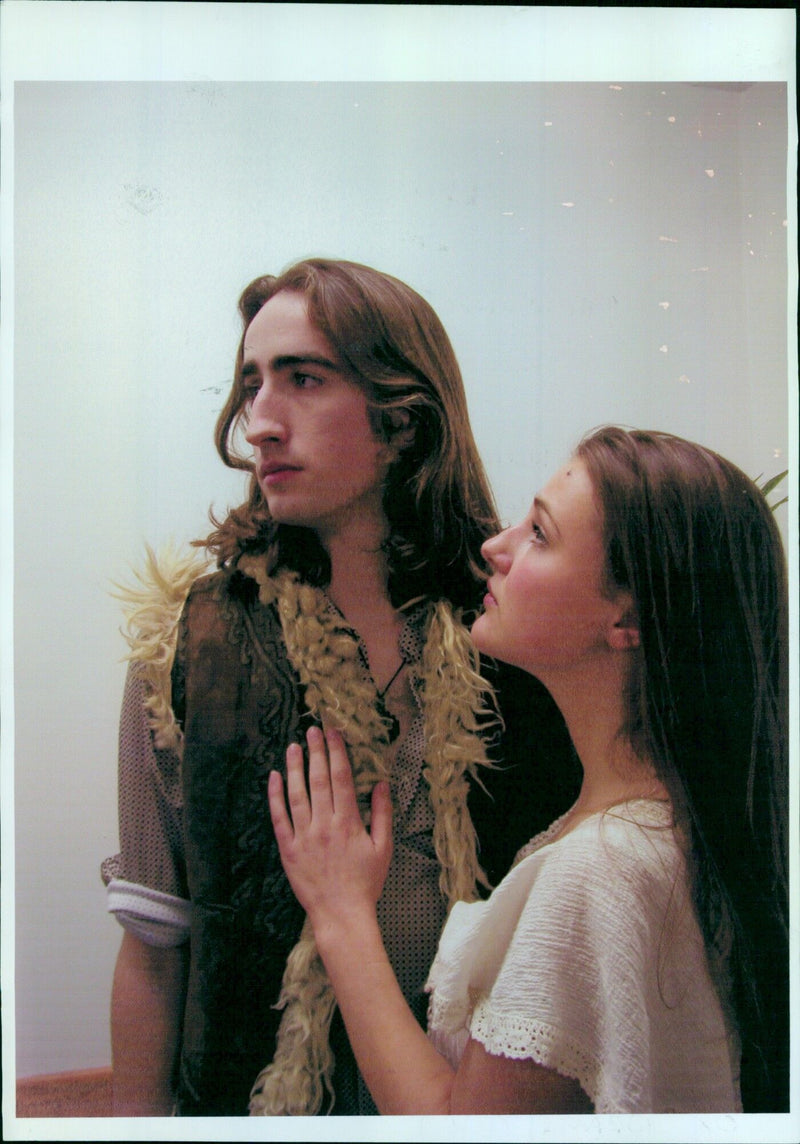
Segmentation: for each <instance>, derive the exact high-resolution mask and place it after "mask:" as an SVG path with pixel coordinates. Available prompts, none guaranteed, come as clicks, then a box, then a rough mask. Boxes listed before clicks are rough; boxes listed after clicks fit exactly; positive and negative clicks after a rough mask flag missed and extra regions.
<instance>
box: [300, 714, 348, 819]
mask: <svg viewBox="0 0 800 1144" xmlns="http://www.w3.org/2000/svg"><path fill="white" fill-rule="evenodd" d="M306 742H307V743H308V790H309V795H310V798H311V816H312V817H313V818H320V817H322V816H326V817H330V815H332V814H333V793H332V791H331V776H330V772H329V769H328V748H327V746H326V743H325V736H324V735H323V734H322V731H321V730H320V729H319V727H309V729H308V733H307V734H306ZM346 757H347V755H346V753H345V758H346ZM287 767H288V756H287ZM287 773H288V772H287ZM301 777H302V775H301ZM303 794H304V795H305V783H304V784H303ZM289 804H290V805H291V798H290V800H289Z"/></svg>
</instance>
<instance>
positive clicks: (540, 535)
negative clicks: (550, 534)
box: [531, 522, 547, 544]
mask: <svg viewBox="0 0 800 1144" xmlns="http://www.w3.org/2000/svg"><path fill="white" fill-rule="evenodd" d="M531 532H532V534H533V539H534V540H535V541H536V543H537V544H546V543H547V537H546V536H545V534H544V532H543V531H542V528H541V526H540V525H538V524H536V522H534V523H533V524H531Z"/></svg>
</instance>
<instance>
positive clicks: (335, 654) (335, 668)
mask: <svg viewBox="0 0 800 1144" xmlns="http://www.w3.org/2000/svg"><path fill="white" fill-rule="evenodd" d="M204 567H205V564H204V563H200V562H199V561H198V559H197V557H196V556H193V557H190V558H188V559H187V558H178V557H176V556H175V555H174V554H169V556H168V559H167V561H166V564H165V563H164V561H159V560H157V559H156V558H155V557H154V555H153V553H152V552H151V551H150V550H148V562H147V567H146V569H145V572H144V573H143V574H140V575H138V579H139V581H140V583H141V588H140V589H134V590H131V589H126V590H125V592H124V594H123V595H124V598H125V599H126V601H127V603H128V624H129V628H130V629H131V630H132V631H135V632H136V636H135V638H134V637H132V636H131V637H129V639H130V641H131V643H132V647H133V651H132V655H131V658H136V659H138V660H139V661H140V662H141V663H142V665H143V668H144V671H145V676H146V679H147V682H148V684H149V692H150V698H149V699H148V701H147V702H148V712H149V716H150V720H151V724H152V726H153V730H154V736H155V739H156V742H157V745H158V746H162V747H167V746H169V747H172V748H173V749H174V750H176V751H177V752H178V753H180V751H181V748H182V745H183V744H182V736H181V732H180V729H179V728H178V726H177V724H176V723H175V718H174V715H173V714H172V710H171V707H170V702H169V697H170V690H169V674H170V670H171V666H172V658H173V655H174V643H175V630H176V627H177V621H178V618H179V615H180V611H181V608H182V605H183V602H184V600H185V597H186V595H187V593H188V591H189V588H190V587H191V584H192V582H193V581H194V579H195V578H196V577H197V576H198V575H199V574H200V573H201V572H202V571H203V568H204ZM238 567H239V570H240V571H241V572H243V573H244V574H245V575H247V576H249V577H251V578H252V579H254V580H255V581H256V582H257V584H258V586H259V598H260V600H261V602H262V603H264V604H266V605H270V604H275V606H276V607H277V609H278V614H279V616H280V620H281V625H282V629H283V634H284V639H285V641H286V648H287V652H288V656H289V660H290V662H291V663H292V666H293V667H294V668H295V670H296V671H297V674H298V677H299V679H300V682H301V683H302V684H303V686H304V687H305V701H306V705H307V707H308V709H309V711H310V712H311V713H312V714H313V715H314V717H315V718H316V719H317V720H318V721H320V722H322V723H325V724H329V725H332V726H335V727H336V728H337V729H338V730H339V731H340V732H341V733H342V735H343V736H344V738H345V741H346V742H347V744H348V750H349V754H350V760H351V763H352V767H353V775H354V779H355V786H356V792H357V794H358V795H359V799H360V802H361V804H362V806H363V807H364V808H365V810H364V813H365V815H366V813H367V811H366V807H367V806H368V799H367V797H366V796H368V795H369V793H370V791H371V790H372V788H373V786H374V785H375V783H376V782H378V781H380V780H381V779H383V778H387V777H388V774H387V768H386V762H385V750H386V747H387V745H388V742H389V734H388V728H387V725H386V722H385V721H384V719H382V718H381V716H380V714H379V713H378V708H377V691H376V688H375V685H374V683H373V682H372V680H371V679H370V678H369V676H368V675H367V674H366V673H365V672H364V670H363V667H362V665H361V659H360V654H359V648H358V641H357V638H356V637H355V635H354V633H353V631H352V629H351V628H349V627H348V625H347V623H346V621H345V620H344V619H343V618H341V617H338V616H337V615H336V613H335V612H334V611H333V609H331V608H330V607H329V606H328V602H327V599H326V597H325V594H324V593H323V592H322V591H321V590H320V589H318V588H313V587H310V586H309V585H307V584H304V583H302V582H301V581H300V580H299V578H298V577H297V576H296V575H295V574H294V573H291V572H287V571H282V572H279V573H277V574H276V575H274V576H270V575H269V573H268V572H267V564H266V558H265V557H264V556H254V557H243V558H241V559H240V561H239V565H238ZM477 668H478V659H477V653H476V652H475V649H474V647H473V645H472V642H471V640H470V638H469V634H468V632H467V631H466V629H465V628H464V626H463V624H461V623H460V622H459V619H458V617H457V616H454V614H453V610H452V608H451V607H450V605H449V604H448V603H447V602H445V601H441V600H440V601H438V602H436V603H434V604H431V605H430V606H429V611H428V617H427V620H426V638H425V647H424V651H423V655H422V660H421V663H420V665H419V667H418V668H414V669H412V670H413V671H414V675H415V683H416V685H417V688H418V690H419V692H420V694H421V696H422V702H423V715H424V727H425V741H426V752H425V754H426V765H425V767H424V769H423V776H424V778H425V779H426V781H427V783H428V785H429V788H430V799H431V805H432V808H433V811H434V815H435V819H434V829H433V843H434V847H435V850H436V855H437V858H438V860H439V864H440V866H441V875H440V887H441V890H442V893H443V895H444V897H445V898H446V900H447V902H448V908H449V907H450V906H452V905H453V903H454V902H456V901H459V900H463V901H470V900H472V899H474V898H475V896H476V884H477V883H478V882H482V883H484V884H485V878H484V876H483V872H482V870H481V868H480V866H479V864H478V858H477V847H476V839H475V831H474V828H473V826H472V822H471V820H470V818H469V814H468V811H467V794H468V790H469V776H470V775H471V774H472V773H474V772H475V771H476V769H477V767H479V766H481V765H483V766H488V765H490V764H489V760H488V758H487V755H486V748H485V744H484V741H483V738H482V736H481V734H480V732H479V721H480V720H481V718H482V717H484V716H485V715H486V714H488V713H489V712H491V711H492V710H493V709H492V707H491V704H490V703H489V696H490V694H491V689H490V687H489V685H488V684H487V683H486V681H485V680H484V679H483V678H482V677H481V676H480V674H479V673H478V670H477ZM335 1007H336V1001H335V997H334V994H333V990H332V988H331V985H330V982H329V981H328V977H327V974H326V972H325V967H324V965H323V963H322V960H321V958H320V957H319V955H318V953H317V949H316V945H315V942H314V935H313V931H312V929H311V926H310V924H309V922H308V921H306V923H305V925H304V927H303V931H302V933H301V935H300V939H299V941H298V943H297V945H296V946H295V948H294V949H293V950H292V952H291V953H290V955H289V957H288V959H287V962H286V969H285V971H284V977H283V982H282V988H281V994H280V998H279V1000H278V1008H281V1009H283V1017H282V1019H281V1024H280V1028H279V1030H278V1038H277V1044H276V1050H275V1056H274V1058H273V1060H272V1062H271V1063H270V1064H269V1065H267V1067H266V1068H265V1069H263V1071H262V1072H261V1073H260V1074H259V1076H258V1078H257V1079H256V1082H255V1085H254V1087H253V1090H252V1093H251V1101H250V1112H251V1115H260V1116H302V1115H305V1116H310V1115H315V1114H316V1113H317V1112H319V1110H320V1108H321V1106H322V1101H323V1098H324V1092H325V1090H327V1091H328V1093H329V1094H330V1095H331V1097H333V1086H332V1083H331V1076H332V1073H333V1066H334V1060H333V1054H332V1052H331V1049H330V1046H329V1040H328V1035H329V1028H330V1022H331V1019H332V1017H333V1014H334V1011H335Z"/></svg>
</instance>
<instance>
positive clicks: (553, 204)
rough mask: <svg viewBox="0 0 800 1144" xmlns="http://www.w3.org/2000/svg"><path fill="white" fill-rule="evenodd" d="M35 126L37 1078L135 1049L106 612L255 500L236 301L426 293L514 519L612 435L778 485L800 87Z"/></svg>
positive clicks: (481, 88) (125, 88)
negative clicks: (118, 972) (123, 1001)
mask: <svg viewBox="0 0 800 1144" xmlns="http://www.w3.org/2000/svg"><path fill="white" fill-rule="evenodd" d="M99 7H106V6H99ZM111 7H113V6H111ZM177 7H178V8H182V7H183V6H181V5H178V6H177ZM188 7H189V6H187V8H188ZM212 7H215V6H212ZM300 74H302V72H301V73H300ZM14 107H15V119H14V133H15V145H16V157H15V158H16V162H15V169H14V178H15V188H14V193H15V200H14V201H15V214H14V242H15V247H14V254H15V324H14V329H15V355H14V374H15V378H14V380H15V387H14V393H15V423H14V432H15V456H14V478H15V500H14V508H15V534H14V545H15V605H14V607H15V611H14V620H15V662H14V672H15V726H16V737H15V744H14V754H15V776H16V789H15V798H16V802H15V814H16V817H15V829H16V914H15V921H16V980H15V987H16V1046H17V1070H18V1074H19V1075H21V1076H25V1075H29V1074H33V1073H39V1072H52V1071H58V1070H61V1069H68V1068H76V1067H77V1068H80V1067H91V1066H95V1065H102V1064H105V1063H107V1062H108V1060H109V1059H110V1050H109V1038H108V1023H107V1008H108V996H109V990H110V983H111V974H112V968H113V961H114V957H115V954H116V950H117V947H118V943H119V937H120V931H119V929H118V927H117V925H116V923H115V922H114V921H113V920H111V919H110V917H109V916H107V915H106V913H105V903H104V893H103V888H102V885H101V882H100V878H99V865H100V862H101V860H102V859H103V858H104V857H105V856H106V855H108V854H110V853H112V852H113V851H114V850H115V848H116V846H117V827H116V798H115V796H116V791H115V787H116V761H115V751H116V721H117V715H118V709H119V701H120V698H121V690H122V684H123V677H124V664H123V663H122V662H121V657H122V656H123V655H124V652H125V645H124V642H123V640H122V637H121V635H120V634H119V630H118V628H119V623H120V616H119V613H118V608H117V604H116V603H115V601H114V600H112V599H111V598H110V596H109V591H110V588H111V584H112V581H114V580H119V579H121V578H122V579H124V578H126V577H127V576H128V574H129V573H128V569H129V567H130V566H132V565H135V564H136V563H137V562H138V561H139V560H140V557H141V552H142V546H143V543H144V541H145V540H147V541H149V542H150V543H152V544H155V545H159V544H161V543H163V542H164V541H166V540H167V539H168V538H170V537H174V538H175V539H177V540H180V541H185V540H189V539H191V538H193V537H197V536H202V535H204V534H205V532H206V531H207V515H206V514H207V509H208V507H209V505H210V504H211V503H212V502H213V503H214V504H215V505H216V507H217V509H218V510H224V508H225V506H226V505H228V504H231V503H234V502H235V501H237V500H238V499H240V496H241V489H242V483H241V477H238V476H235V475H233V474H229V473H227V472H226V470H224V468H223V467H222V465H221V463H220V462H219V460H218V459H217V457H216V454H215V452H214V449H213V445H212V442H211V437H212V430H213V424H214V420H215V417H216V413H217V411H218V409H219V408H220V405H221V403H222V396H221V395H222V393H223V392H224V390H225V387H226V385H227V383H228V380H229V378H230V375H231V368H232V363H233V356H234V350H235V347H236V342H237V339H238V334H239V329H238V324H237V319H236V300H237V297H238V294H239V292H240V290H241V288H242V287H243V286H244V285H245V284H246V283H247V282H248V281H249V280H250V279H251V278H253V277H254V276H255V275H256V274H259V273H263V272H277V271H279V270H280V269H281V268H283V267H284V266H285V265H286V264H288V263H289V262H291V261H294V260H295V259H297V258H299V257H303V256H306V255H311V254H320V255H326V256H331V257H344V258H349V259H352V260H356V261H362V262H366V263H368V264H370V265H373V266H376V267H378V268H380V269H383V270H386V271H388V272H390V273H392V274H394V275H396V276H398V277H400V278H402V279H404V280H406V281H407V282H409V283H410V284H411V285H412V286H414V287H415V288H416V289H417V290H419V291H420V292H421V293H422V294H423V295H425V296H426V297H427V298H428V299H429V300H430V301H431V303H432V304H433V305H434V307H435V308H436V309H437V311H438V312H439V314H440V316H441V317H442V319H443V321H444V324H445V326H446V328H447V329H448V331H449V333H450V335H451V338H452V340H453V343H454V345H455V348H456V352H457V354H458V357H459V360H460V362H461V365H462V369H463V372H464V375H465V380H466V385H467V390H468V395H469V402H470V409H471V413H472V418H473V423H474V427H475V431H476V436H477V439H478V443H479V446H480V448H481V450H482V453H483V456H484V458H485V461H486V464H487V468H488V471H489V475H490V478H491V480H492V483H493V486H494V489H495V492H496V495H497V499H498V503H499V506H500V510H501V514H502V515H503V516H505V517H507V518H509V519H513V518H515V517H516V516H518V515H519V514H520V513H522V512H523V511H524V509H525V508H526V507H527V503H528V501H529V499H530V497H531V495H532V492H533V491H534V489H535V488H536V486H537V485H538V484H539V483H540V482H542V481H543V480H544V479H546V477H547V475H548V474H549V472H550V471H552V469H553V468H554V467H556V466H557V465H558V464H559V463H560V462H561V461H562V460H563V459H564V457H565V456H566V454H567V453H568V451H569V449H570V447H571V446H572V445H573V444H574V443H575V441H576V439H577V438H578V437H579V435H580V434H581V433H582V432H583V431H584V430H586V429H587V428H589V427H591V426H593V425H595V424H597V423H599V422H603V421H618V422H623V423H626V424H631V425H637V426H642V427H652V428H659V429H667V430H671V431H674V432H677V433H681V434H684V435H686V436H689V437H692V438H694V439H697V440H700V441H702V442H703V443H705V444H708V445H711V446H712V447H714V448H716V449H718V450H719V451H721V452H723V453H725V454H727V455H728V456H730V457H731V458H732V459H734V460H735V461H737V463H739V464H740V465H741V466H742V467H743V468H744V469H745V470H747V471H748V472H749V473H751V474H752V475H754V476H757V475H758V474H761V473H764V474H767V475H770V474H772V473H774V472H777V471H778V470H780V469H782V468H785V467H786V464H787V448H788V441H787V433H788V429H787V417H788V412H787V409H788V406H787V396H788V393H789V387H788V386H787V321H786V316H787V233H789V232H792V231H793V226H794V223H793V218H794V215H793V214H792V217H791V218H789V219H788V226H787V195H786V171H787V130H788V129H793V122H792V123H790V124H789V128H787V92H786V88H785V86H784V85H782V84H775V83H761V82H759V83H752V84H751V83H741V84H730V83H727V82H719V83H717V82H714V83H709V84H703V83H690V82H680V83H675V82H664V83H638V82H627V81H626V82H621V83H614V82H605V81H604V82H586V83H527V82H526V83H521V82H520V83H517V82H515V83H502V82H494V83H470V82H446V83H430V82H408V83H385V82H361V83H351V82H317V83H315V82H291V83H288V82H263V83H250V82H242V83H229V82H207V81H205V80H204V79H202V78H198V79H197V80H196V81H195V80H191V81H190V82H148V83H139V82H125V83H121V82H86V83H80V82H74V81H68V82H35V83H33V82H18V83H17V84H16V87H15V91H14ZM793 210H794V205H793V204H792V211H793ZM790 306H791V310H792V312H793V310H794V300H793V299H792V301H791V303H790ZM781 521H782V524H783V526H784V527H786V516H785V512H783V513H782V516H781Z"/></svg>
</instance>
